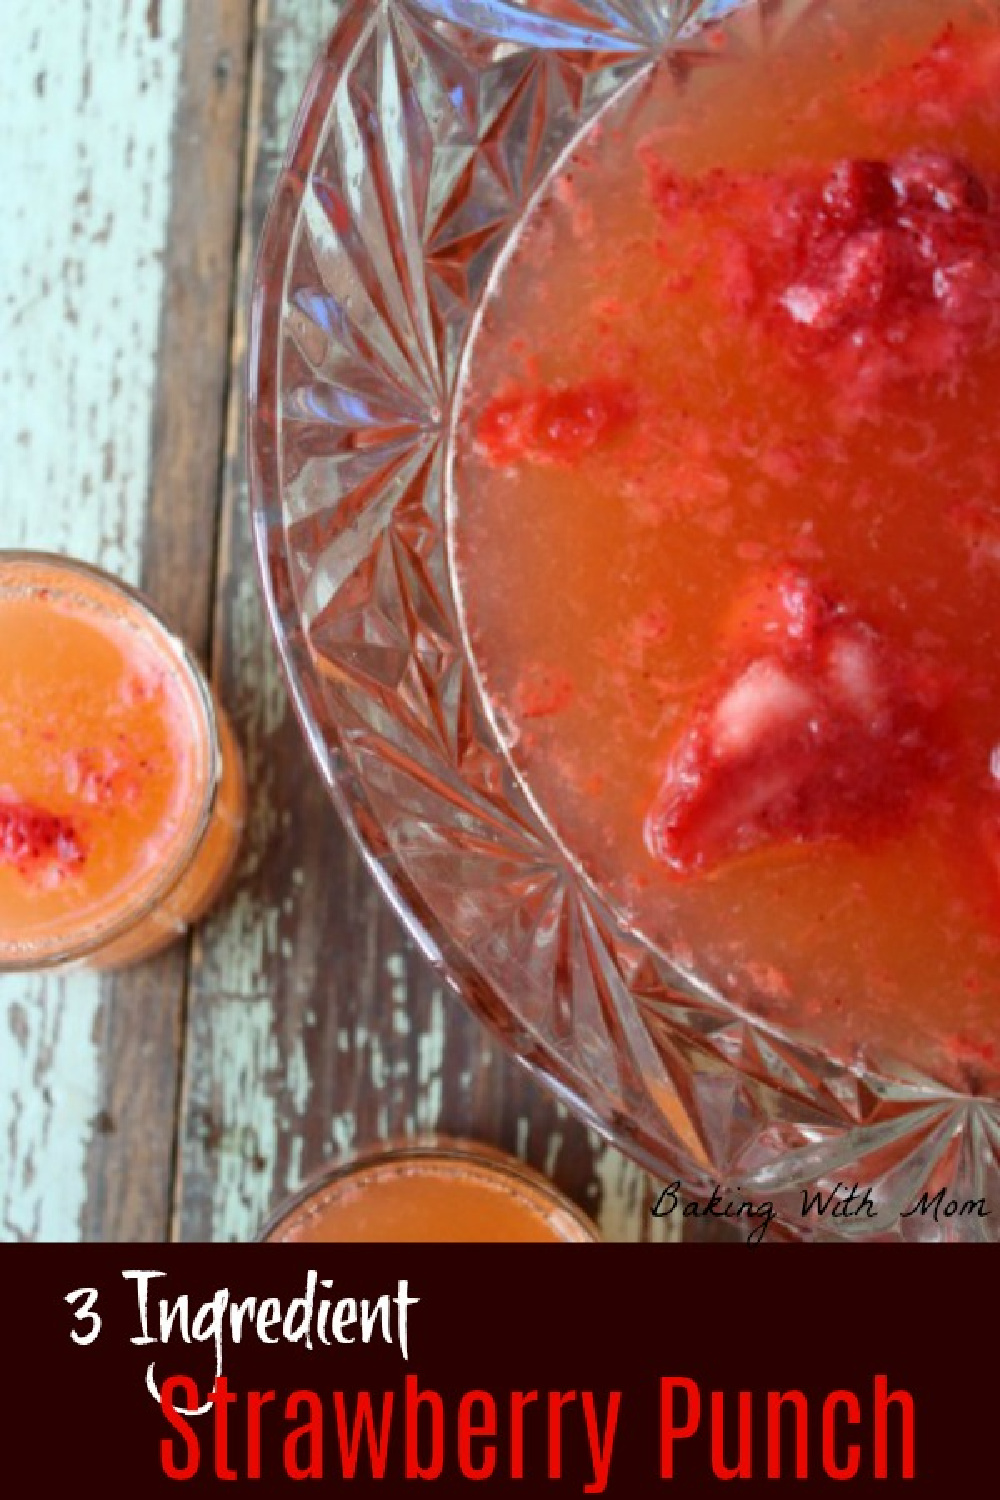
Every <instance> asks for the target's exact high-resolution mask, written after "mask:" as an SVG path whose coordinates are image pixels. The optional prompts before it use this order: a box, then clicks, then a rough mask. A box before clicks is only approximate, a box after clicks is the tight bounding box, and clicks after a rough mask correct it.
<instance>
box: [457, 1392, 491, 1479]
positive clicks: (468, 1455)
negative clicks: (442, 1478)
mask: <svg viewBox="0 0 1000 1500" xmlns="http://www.w3.org/2000/svg"><path fill="white" fill-rule="evenodd" d="M477 1406H478V1407H481V1408H482V1417H481V1419H480V1421H478V1422H473V1420H472V1413H473V1409H474V1408H475V1407H477ZM496 1435H497V1405H496V1402H495V1401H494V1400H493V1397H492V1396H491V1395H490V1393H489V1392H488V1391H469V1392H468V1393H467V1394H466V1395H464V1396H463V1397H462V1399H461V1401H460V1402H459V1403H458V1466H459V1468H460V1469H461V1471H462V1473H463V1474H464V1475H465V1477H466V1479H489V1478H490V1476H491V1475H492V1473H493V1471H494V1469H495V1468H496V1466H497V1445H496V1443H484V1444H483V1446H482V1448H481V1450H480V1452H481V1457H480V1460H479V1462H478V1463H477V1462H476V1461H475V1459H474V1458H473V1455H472V1444H473V1442H474V1441H478V1442H481V1441H482V1439H483V1438H495V1437H496Z"/></svg>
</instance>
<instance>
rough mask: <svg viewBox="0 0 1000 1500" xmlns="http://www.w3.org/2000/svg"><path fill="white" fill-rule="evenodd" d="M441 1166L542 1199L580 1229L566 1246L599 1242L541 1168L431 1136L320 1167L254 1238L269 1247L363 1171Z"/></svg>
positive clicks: (489, 1148)
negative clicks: (314, 1202)
mask: <svg viewBox="0 0 1000 1500" xmlns="http://www.w3.org/2000/svg"><path fill="white" fill-rule="evenodd" d="M428 1161H430V1162H439V1163H441V1164H443V1165H445V1166H451V1167H453V1168H454V1169H455V1172H456V1174H458V1175H460V1174H461V1170H462V1168H466V1169H471V1170H472V1171H474V1172H477V1173H480V1174H482V1175H483V1176H487V1177H489V1178H491V1179H492V1180H494V1181H500V1182H506V1183H509V1184H510V1185H511V1189H512V1195H513V1196H515V1197H518V1198H519V1199H520V1200H521V1201H523V1200H524V1198H526V1197H531V1198H532V1199H533V1200H534V1203H533V1206H534V1207H535V1208H536V1209H537V1207H538V1201H539V1200H542V1201H543V1202H544V1203H545V1204H546V1205H547V1206H548V1207H549V1208H550V1209H551V1210H552V1211H553V1212H555V1211H558V1212H559V1213H560V1214H562V1215H564V1216H565V1218H567V1219H568V1220H569V1221H570V1222H571V1223H572V1225H573V1227H574V1229H576V1230H578V1231H579V1236H576V1235H574V1236H572V1237H566V1236H559V1240H560V1242H563V1243H566V1244H600V1243H601V1232H600V1230H599V1229H598V1227H597V1224H596V1223H595V1222H594V1220H593V1219H592V1218H591V1217H590V1215H589V1214H588V1213H587V1212H586V1211H585V1210H584V1209H582V1208H580V1207H579V1205H578V1204H576V1203H574V1202H573V1200H572V1198H569V1197H567V1196H566V1194H565V1193H564V1192H563V1191H562V1189H561V1188H558V1187H556V1185H555V1183H554V1182H551V1181H550V1180H549V1178H547V1177H546V1176H545V1175H544V1174H543V1173H542V1172H539V1171H538V1169H537V1168H535V1167H532V1166H530V1165H529V1164H528V1163H527V1162H523V1161H521V1160H520V1158H518V1157H516V1156H511V1155H510V1153H509V1152H507V1151H504V1150H502V1149H501V1148H500V1147H499V1146H493V1145H490V1144H488V1143H486V1142H482V1141H475V1140H470V1139H467V1138H465V1137H461V1136H459V1137H452V1136H435V1135H428V1136H424V1137H420V1138H419V1139H416V1140H406V1139H398V1140H390V1141H387V1142H385V1143H384V1144H382V1145H375V1146H368V1147H365V1148H363V1149H362V1150H360V1151H358V1152H356V1153H354V1154H352V1155H351V1156H350V1157H348V1158H347V1159H346V1160H345V1161H340V1162H335V1163H329V1162H328V1163H327V1164H326V1165H325V1166H322V1167H319V1168H318V1169H317V1170H316V1171H315V1172H313V1173H312V1174H311V1176H310V1177H309V1178H308V1179H307V1180H306V1181H305V1182H304V1183H303V1185H302V1186H301V1187H300V1188H299V1189H298V1191H297V1192H296V1193H294V1194H293V1196H292V1197H290V1198H286V1199H284V1200H283V1201H282V1202H281V1203H279V1204H278V1206H277V1207H276V1208H275V1209H273V1210H272V1212H271V1213H270V1214H269V1215H268V1217H267V1219H266V1220H265V1221H264V1223H263V1225H262V1226H261V1228H260V1230H259V1231H258V1233H257V1235H256V1237H255V1243H259V1244H266V1243H269V1242H273V1243H283V1241H272V1236H273V1235H274V1234H275V1232H276V1231H277V1230H278V1229H280V1228H281V1226H282V1225H283V1224H288V1223H290V1222H291V1221H292V1220H293V1219H295V1218H296V1216H297V1215H299V1214H301V1212H302V1210H303V1209H304V1208H305V1207H306V1205H307V1204H308V1203H309V1202H310V1200H311V1199H312V1198H314V1197H315V1196H316V1195H317V1194H319V1193H322V1192H323V1191H324V1189H327V1188H334V1187H336V1186H337V1185H338V1184H340V1183H346V1182H349V1181H350V1180H351V1179H353V1178H357V1177H361V1176H363V1175H364V1174H365V1173H370V1172H373V1173H375V1174H377V1175H381V1174H382V1172H383V1170H385V1171H386V1172H391V1171H392V1170H393V1169H394V1168H396V1167H404V1168H405V1166H406V1165H407V1164H408V1163H410V1162H414V1163H416V1162H428Z"/></svg>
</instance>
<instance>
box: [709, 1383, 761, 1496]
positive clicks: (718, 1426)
mask: <svg viewBox="0 0 1000 1500" xmlns="http://www.w3.org/2000/svg"><path fill="white" fill-rule="evenodd" d="M737 1399H738V1401H739V1415H738V1417H737V1419H736V1450H737V1453H738V1455H739V1457H738V1458H737V1460H736V1467H735V1469H731V1468H730V1467H729V1465H728V1464H727V1463H726V1418H725V1411H726V1398H725V1394H724V1392H722V1391H713V1392H712V1421H711V1429H712V1473H713V1474H714V1475H715V1477H716V1479H752V1478H753V1395H752V1393H751V1392H750V1391H740V1393H739V1396H738V1398H737Z"/></svg>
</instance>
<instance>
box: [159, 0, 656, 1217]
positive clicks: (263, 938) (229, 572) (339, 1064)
mask: <svg viewBox="0 0 1000 1500" xmlns="http://www.w3.org/2000/svg"><path fill="white" fill-rule="evenodd" d="M335 13H336V7H335V5H334V4H333V3H332V0H267V3H264V0H261V3H260V4H259V10H258V21H257V34H256V44H255V49H254V59H253V72H252V82H251V96H250V97H251V119H250V125H249V156H248V160H247V179H246V190H245V195H244V201H245V211H244V218H243V225H242V238H241V246H242V248H241V272H240V296H239V307H240V310H241V317H240V318H239V320H238V322H237V327H236V337H235V340H234V350H233V360H234V368H239V367H240V365H241V363H242V360H243V357H244V354H245V348H246V326H245V310H246V308H247V305H248V295H249V284H250V283H249V278H250V274H251V264H252V256H253V250H254V247H255V245H256V244H257V242H258V239H259V235H260V231H261V227H262V224H263V218H264V213H265V210H266V205H267V202H268V199H269V197H270V193H271V190H272V188H273V185H274V181H275V178H276V175H277V171H278V169H279V166H280V163H281V159H282V155H283V151H284V146H285V142H286V140H287V137H288V134H289V131H290V128H291V124H292V119H293V115H294V111H295V108H296V106H297V103H298V100H299V97H300V95H301V92H302V89H303V87H304V85H305V82H306V78H307V76H308V72H309V69H310V66H311V64H312V61H313V57H314V55H315V53H316V51H317V50H318V48H319V46H320V45H321V43H322V42H323V40H324V39H325V36H326V34H327V32H328V30H329V28H330V26H331V25H332V23H333V21H334V18H335ZM243 438H244V432H243V409H242V400H241V399H240V396H239V393H238V392H237V391H235V390H234V395H233V401H232V405H231V411H230V423H229V442H228V461H227V468H226V478H225V505H224V518H223V530H222V548H221V555H220V556H221V567H220V586H219V595H218V598H219V613H218V621H217V627H216V635H215V641H216V649H215V668H216V672H217V677H218V680H219V684H220V686H221V690H222V696H223V699H224V701H225V702H226V704H227V705H228V707H229V708H230V710H231V711H232V713H233V715H234V718H235V721H236V724H237V727H238V730H239V732H240V734H241V738H242V740H243V743H244V746H245V749H246V753H247V760H248V768H249V773H250V784H251V788H252V808H251V819H250V830H249V836H248V839H247V842H246V846H245V849H244V854H243V860H242V864H241V868H240V871H239V879H238V886H237V891H236V894H235V898H234V900H233V901H232V903H231V904H230V905H229V906H228V908H227V909H225V910H223V911H221V912H220V913H218V914H217V916H216V917H215V919H214V920H213V921H212V922H210V923H209V924H208V925H207V927H206V928H205V929H204V931H203V932H202V934H201V935H200V937H199V939H198V940H197V941H196V945H195V950H194V965H193V970H192V978H191V986H190V1010H189V1036H188V1047H187V1053H186V1066H185V1081H184V1091H183V1109H182V1136H181V1154H180V1172H179V1177H178V1195H177V1200H176V1213H175V1221H174V1233H175V1234H176V1235H177V1236H178V1237H179V1238H182V1239H198V1238H205V1239H232V1240H245V1239H248V1238H250V1237H252V1236H253V1235H254V1234H255V1233H256V1232H257V1231H258V1229H259V1227H260V1224H261V1222H262V1220H263V1219H264V1218H265V1216H266V1215H267V1213H268V1211H269V1210H270V1209H271V1208H272V1207H273V1206H274V1205H275V1204H276V1203H277V1202H278V1201H279V1200H281V1199H282V1198H283V1197H284V1196H286V1195H287V1194H288V1193H289V1192H291V1191H293V1190H295V1189H296V1188H297V1187H298V1186H299V1185H300V1183H301V1181H302V1180H303V1178H304V1177H305V1176H307V1175H308V1174H309V1173H311V1172H312V1171H313V1170H314V1169H316V1168H317V1167H318V1166H319V1165H320V1164H321V1163H322V1162H324V1161H325V1160H328V1159H330V1158H336V1157H338V1156H340V1155H341V1154H343V1153H345V1152H348V1151H351V1150H354V1149H358V1148H363V1147H366V1146H370V1145H373V1144H376V1143H379V1142H383V1141H387V1140H390V1139H393V1138H398V1137H412V1136H414V1135H419V1134H426V1133H429V1132H442V1133H447V1134H451V1135H459V1136H468V1137H473V1138H476V1139H479V1140H486V1141H491V1142H493V1143H496V1144H498V1145H501V1146H503V1147H506V1148H507V1149H509V1150H512V1151H515V1152H517V1153H518V1154H519V1155H520V1156H522V1157H523V1158H525V1159H527V1160H528V1161H530V1162H532V1163H533V1164H534V1165H536V1166H538V1167H540V1168H541V1169H542V1170H543V1171H545V1172H547V1173H548V1174H549V1175H550V1176H551V1177H553V1178H554V1180H555V1181H556V1182H557V1183H558V1184H559V1185H560V1186H562V1187H563V1188H564V1189H565V1190H566V1191H567V1192H569V1193H570V1194H571V1196H572V1197H574V1198H575V1199H576V1200H577V1201H578V1202H579V1203H581V1204H582V1205H583V1206H584V1207H586V1208H587V1209H589V1210H590V1212H591V1213H592V1214H594V1215H595V1217H597V1219H598V1220H599V1222H600V1224H601V1227H602V1229H603V1231H604V1233H605V1234H606V1236H607V1237H609V1238H612V1239H625V1240H628V1239H639V1238H655V1237H661V1238H673V1237H675V1235H676V1232H677V1226H676V1225H675V1224H670V1223H666V1222H662V1223H660V1224H658V1225H657V1224H654V1223H653V1221H651V1220H650V1218H649V1215H648V1211H647V1210H648V1206H649V1203H650V1201H651V1192H652V1190H651V1187H650V1185H649V1183H648V1182H647V1181H646V1179H645V1177H644V1176H643V1174H641V1173H640V1172H639V1171H638V1170H637V1169H636V1168H635V1167H634V1166H632V1165H631V1164H630V1163H628V1162H627V1161H625V1159H624V1158H623V1157H621V1156H620V1155H619V1154H618V1153H617V1152H615V1151H613V1150H611V1149H610V1148H608V1147H606V1146H605V1145H604V1144H603V1143H601V1142H600V1141H598V1139H597V1138H596V1137H595V1136H593V1135H592V1134H591V1133H590V1132H588V1131H586V1130H585V1129H584V1128H583V1127H582V1126H581V1125H580V1124H579V1123H578V1122H577V1121H576V1120H575V1119H573V1118H572V1117H570V1116H569V1115H568V1113H567V1112H566V1110H565V1109H564V1108H563V1107H562V1106H561V1105H560V1104H558V1103H557V1102H556V1101H555V1100H554V1099H553V1098H551V1097H550V1096H549V1095H548V1094H547V1093H546V1092H545V1091H544V1090H543V1089H542V1088H541V1087H540V1086H538V1085H537V1084H535V1083H534V1082H533V1081H532V1080H531V1079H529V1078H528V1076H527V1075H526V1074H525V1073H524V1072H523V1070H522V1069H521V1068H520V1067H519V1065H518V1064H517V1063H516V1062H515V1061H513V1060H512V1059H511V1058H510V1057H508V1056H507V1054H506V1053H505V1052H503V1051H502V1050H501V1049H500V1048H499V1047H498V1046H497V1045H496V1044H494V1043H493V1042H492V1040H491V1039H490V1038H489V1037H488V1036H487V1035H486V1033H485V1032H484V1030H483V1029H482V1027H481V1026H480V1025H479V1024H478V1022H476V1021H475V1020H474V1019H473V1018H472V1017H471V1016H470V1015H469V1014H468V1013H467V1012H466V1011H465V1010H464V1009H463V1008H462V1007H461V1006H460V1005H459V1003H458V1002H457V1001H455V1000H454V999H453V998H452V997H451V996H450V995H448V994H446V993H445V992H444V991H443V989H442V986H441V984H440V983H439V981H438V980H437V978H436V976H435V975H434V974H433V972H432V971H431V970H430V969H429V968H428V966H427V965H426V963H425V961H424V960H423V959H422V958H421V957H420V955H419V954H418V953H417V952H416V951H415V950H414V948H413V946H412V945H411V944H410V942H409V941H408V940H407V938H406V937H405V935H404V934H403V932H402V931H401V930H400V928H399V925H398V923H397V921H396V919H395V918H394V916H393V915H392V913H391V912H390V911H389V909H388V908H387V907H386V905H385V903H384V902H383V901H382V900H381V898H380V897H379V896H378V894H377V891H376V889H375V887H374V884H373V883H372V881H371V879H370V877H369V876H368V875H367V873H366V871H365V869H364V867H363V865H362V863H361V861H360V859H359V857H358V856H357V854H356V853H355V851H354V849H353V846H352V845H351V843H350V841H349V840H348V838H347V836H346V834H345V833H344V831H343V830H342V829H341V827H340V825H339V823H338V821H337V819H336V816H335V814H334V812H333V810H332V808H331V807H330V806H329V804H328V802H327V800H326V798H325V795H324V793H323V792H322V789H321V786H320V783H319V778H318V775H317V774H316V773H315V771H314V770H313V767H312V764H311V762H310V761H309V759H308V756H307V753H306V751H305V748H304V745H303V742H302V737H301V735H300V733H299V731H298V728H297V726H296V724H295V723H294V721H293V718H292V715H291V711H290V710H289V708H288V707H287V703H286V698H285V695H284V691H283V688H282V685H281V682H280V678H279V674H278V671H277V668H276V664H275V659H274V656H273V653H272V650H271V647H270V644H269V640H268V635H267V630H266V627H265V623H264V620H263V617H262V610H261V605H260V602H259V594H258V589H257V586H256V582H255V579H254V576H253V561H252V553H251V544H250V536H249V526H248V502H247V494H246V478H245V470H244V465H243V459H242V453H243Z"/></svg>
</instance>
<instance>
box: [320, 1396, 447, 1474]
mask: <svg viewBox="0 0 1000 1500" xmlns="http://www.w3.org/2000/svg"><path fill="white" fill-rule="evenodd" d="M410 1378H411V1377H407V1380H409V1379H410ZM392 1399H393V1398H392V1392H391V1391H386V1392H385V1394H384V1395H383V1397H382V1420H381V1422H380V1424H379V1431H378V1437H377V1438H376V1436H375V1412H374V1409H373V1407H372V1398H371V1396H370V1395H369V1394H368V1392H367V1391H359V1392H358V1396H357V1399H356V1401H355V1403H354V1425H353V1427H352V1428H351V1430H350V1432H348V1430H347V1410H346V1407H345V1405H344V1393H343V1391H334V1393H333V1409H334V1413H335V1415H336V1418H337V1442H338V1444H339V1446H340V1466H341V1469H342V1470H343V1474H344V1478H345V1479H353V1478H354V1475H355V1473H356V1471H357V1467H358V1455H359V1454H360V1452H361V1433H362V1430H364V1434H365V1442H366V1444H367V1447H368V1463H369V1465H370V1467H371V1471H372V1478H373V1479H384V1478H385V1466H386V1463H387V1462H388V1459H389V1431H390V1424H391V1421H392ZM423 1399H424V1398H423V1396H418V1397H417V1400H418V1401H422V1400H423ZM435 1399H437V1398H436V1397H435ZM407 1404H409V1398H407ZM440 1404H441V1403H440V1401H438V1407H439V1408H440ZM411 1435H412V1438H413V1447H414V1449H415V1448H416V1427H415V1425H414V1428H413V1432H412V1434H411V1432H410V1428H409V1424H407V1463H409V1458H410V1454H409V1442H410V1437H411ZM436 1441H437V1442H438V1446H440V1436H438V1438H437V1439H436ZM435 1452H438V1449H437V1448H436V1449H435ZM440 1472H441V1462H440V1459H439V1461H438V1470H437V1473H438V1474H440ZM419 1477H420V1478H425V1477H428V1478H429V1477H433V1478H435V1479H436V1478H437V1474H435V1475H433V1476H429V1475H428V1476H425V1475H423V1474H421V1475H420V1476H419Z"/></svg>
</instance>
